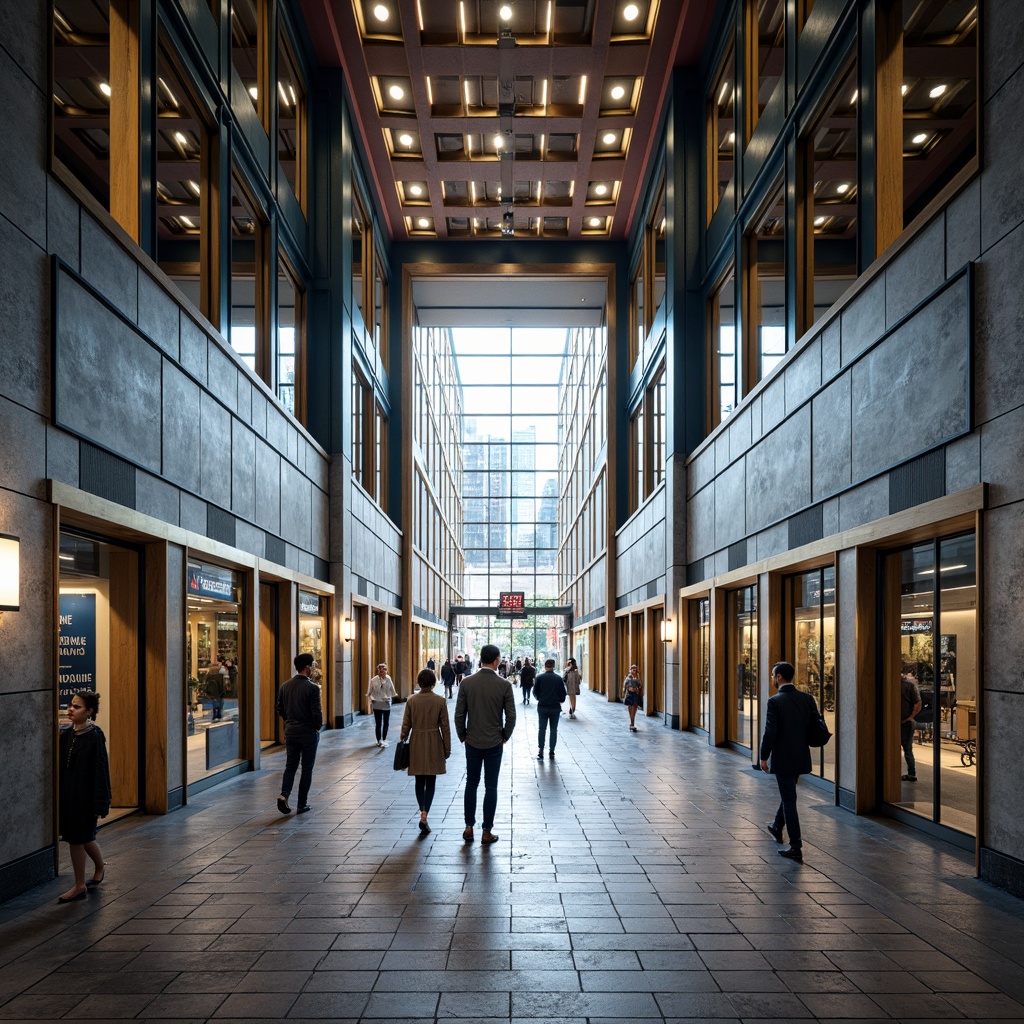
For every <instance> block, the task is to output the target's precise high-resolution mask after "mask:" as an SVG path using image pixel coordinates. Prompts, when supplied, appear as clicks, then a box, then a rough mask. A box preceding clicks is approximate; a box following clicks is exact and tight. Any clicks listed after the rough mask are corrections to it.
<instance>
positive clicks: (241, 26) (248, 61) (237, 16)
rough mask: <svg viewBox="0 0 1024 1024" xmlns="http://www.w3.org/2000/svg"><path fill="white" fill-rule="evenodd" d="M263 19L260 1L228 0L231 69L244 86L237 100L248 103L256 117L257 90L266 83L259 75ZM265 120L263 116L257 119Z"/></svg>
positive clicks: (258, 94)
mask: <svg viewBox="0 0 1024 1024" xmlns="http://www.w3.org/2000/svg"><path fill="white" fill-rule="evenodd" d="M263 17H264V9H263V0H231V66H232V67H233V68H234V71H235V74H237V75H238V77H239V78H240V79H241V81H242V85H243V86H244V87H245V100H242V99H241V97H238V99H239V101H240V102H245V103H250V104H251V105H252V107H253V109H254V110H256V112H257V114H259V113H260V106H261V100H262V95H261V89H262V87H263V82H264V81H265V80H266V78H265V76H263V75H261V74H260V69H261V67H262V65H263V64H264V60H263V55H262V54H263V51H262V47H263V45H264V41H265V36H266V33H265V32H264V31H263ZM265 119H266V115H265V114H263V115H262V117H261V120H264V121H265Z"/></svg>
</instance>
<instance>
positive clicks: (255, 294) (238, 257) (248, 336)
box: [226, 178, 270, 380]
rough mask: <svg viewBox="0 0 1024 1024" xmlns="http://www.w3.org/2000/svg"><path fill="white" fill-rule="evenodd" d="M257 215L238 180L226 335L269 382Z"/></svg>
mask: <svg viewBox="0 0 1024 1024" xmlns="http://www.w3.org/2000/svg"><path fill="white" fill-rule="evenodd" d="M254 211H255V204H254V203H253V202H252V200H251V199H250V198H249V196H248V194H247V192H246V190H245V189H244V188H243V187H242V185H241V184H240V182H239V181H238V179H237V178H235V179H234V182H233V186H232V189H231V320H230V322H229V323H228V329H227V332H226V333H227V336H228V341H229V342H230V343H231V347H232V348H233V349H234V350H235V351H236V352H237V353H238V354H239V355H240V356H241V357H242V362H244V363H245V364H246V366H248V367H249V369H250V370H252V371H253V372H254V373H256V374H258V375H259V376H260V377H262V378H263V379H264V380H267V379H268V378H269V375H270V368H269V366H267V365H266V363H267V359H266V344H265V338H264V335H265V333H266V323H267V318H266V311H265V310H264V309H263V299H264V291H263V289H262V288H257V287H256V281H257V278H258V272H259V268H260V267H261V266H262V263H263V240H264V237H265V233H264V225H263V222H262V220H261V218H259V217H258V216H257V215H256V213H255V212H254Z"/></svg>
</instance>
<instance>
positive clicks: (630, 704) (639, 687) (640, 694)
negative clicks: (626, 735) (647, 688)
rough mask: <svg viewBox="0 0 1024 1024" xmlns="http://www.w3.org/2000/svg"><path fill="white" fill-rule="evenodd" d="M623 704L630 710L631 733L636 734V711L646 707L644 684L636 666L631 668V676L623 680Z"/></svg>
mask: <svg viewBox="0 0 1024 1024" xmlns="http://www.w3.org/2000/svg"><path fill="white" fill-rule="evenodd" d="M622 703H623V704H625V705H626V707H627V708H628V709H629V731H630V732H636V731H637V728H636V709H637V708H642V707H643V706H644V690H643V684H642V683H641V682H640V674H639V673H638V672H637V670H636V665H630V666H629V675H628V676H626V678H625V679H623V680H622Z"/></svg>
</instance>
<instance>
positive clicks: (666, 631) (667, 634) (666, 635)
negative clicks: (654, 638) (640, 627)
mask: <svg viewBox="0 0 1024 1024" xmlns="http://www.w3.org/2000/svg"><path fill="white" fill-rule="evenodd" d="M674 639H675V632H674V631H673V629H672V620H671V619H662V620H661V642H662V643H663V644H670V643H672V641H673V640H674Z"/></svg>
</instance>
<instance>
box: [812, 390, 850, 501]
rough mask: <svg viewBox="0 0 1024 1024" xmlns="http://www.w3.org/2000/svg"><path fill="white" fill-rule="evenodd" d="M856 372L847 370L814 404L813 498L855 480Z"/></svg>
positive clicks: (838, 488) (814, 499) (834, 490)
mask: <svg viewBox="0 0 1024 1024" xmlns="http://www.w3.org/2000/svg"><path fill="white" fill-rule="evenodd" d="M851 386H852V375H851V374H850V373H844V374H843V375H842V376H841V377H839V378H838V379H836V380H835V381H834V382H833V383H832V384H830V385H829V386H828V387H827V388H825V390H824V391H822V392H821V393H820V394H819V395H817V396H815V398H814V402H813V404H812V407H811V425H812V432H811V458H812V463H811V481H812V488H811V500H812V501H821V499H822V498H825V497H827V496H828V495H830V494H835V493H837V492H838V491H840V490H842V488H844V487H848V486H849V485H850V483H851V482H852V479H853V477H852V473H853V468H852V457H853V456H852V451H851V437H852V429H853V422H852V411H851V408H850V389H851Z"/></svg>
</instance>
